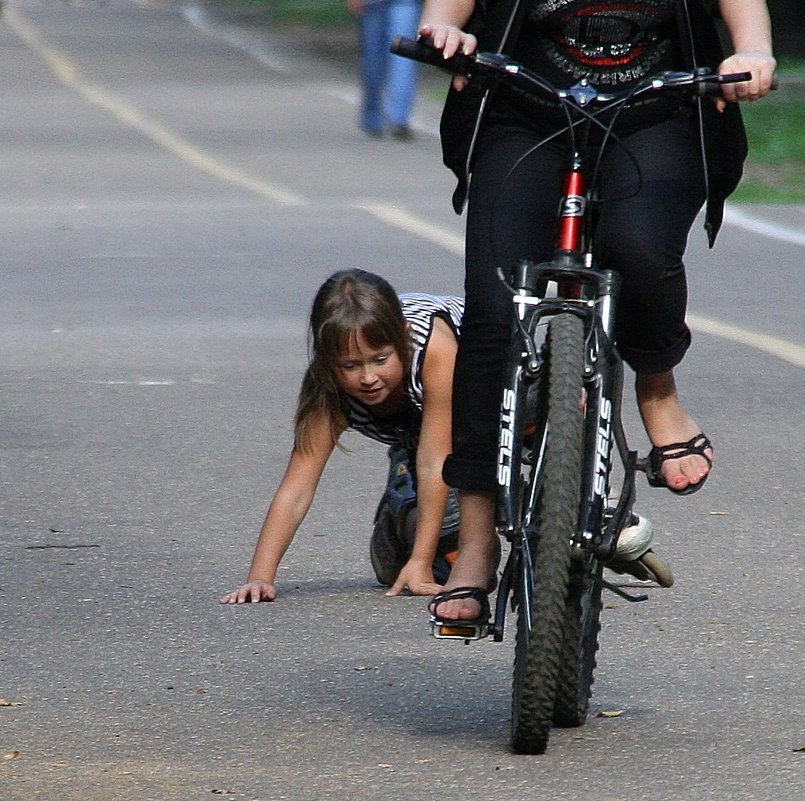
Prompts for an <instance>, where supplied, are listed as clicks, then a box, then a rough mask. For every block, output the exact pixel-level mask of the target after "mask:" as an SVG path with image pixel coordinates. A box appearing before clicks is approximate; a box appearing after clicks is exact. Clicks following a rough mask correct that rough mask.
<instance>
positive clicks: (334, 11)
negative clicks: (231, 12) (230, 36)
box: [224, 0, 352, 27]
mask: <svg viewBox="0 0 805 801" xmlns="http://www.w3.org/2000/svg"><path fill="white" fill-rule="evenodd" d="M224 2H228V3H229V5H231V4H232V3H231V0H224ZM240 2H241V4H242V5H243V6H244V7H245V8H253V9H261V10H265V11H266V13H267V14H268V15H270V16H272V17H274V18H275V19H278V20H282V21H284V22H301V23H305V24H306V25H312V26H314V27H321V26H324V25H330V24H334V23H338V24H343V23H345V22H347V21H348V20H350V19H352V18H351V17H350V15H349V13H348V12H347V4H346V0H240Z"/></svg>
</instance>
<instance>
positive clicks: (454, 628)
mask: <svg viewBox="0 0 805 801" xmlns="http://www.w3.org/2000/svg"><path fill="white" fill-rule="evenodd" d="M430 633H431V634H432V635H433V636H434V637H435V638H436V639H437V640H464V642H467V643H468V642H471V641H473V640H482V639H483V638H484V637H487V636H488V635H489V622H488V621H486V622H483V623H482V622H479V621H477V620H455V621H452V620H451V621H449V622H448V621H445V620H439V619H437V618H435V617H431V619H430Z"/></svg>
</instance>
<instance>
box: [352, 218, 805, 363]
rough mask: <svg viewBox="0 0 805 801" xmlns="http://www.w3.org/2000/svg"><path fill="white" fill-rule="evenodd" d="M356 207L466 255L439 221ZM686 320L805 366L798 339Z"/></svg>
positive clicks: (803, 349)
mask: <svg viewBox="0 0 805 801" xmlns="http://www.w3.org/2000/svg"><path fill="white" fill-rule="evenodd" d="M357 207H358V208H360V209H363V210H364V211H366V212H368V213H369V214H371V215H372V216H373V217H375V218H377V219H378V220H380V221H381V222H384V223H387V224H388V225H393V226H395V227H397V228H401V229H403V230H404V231H408V232H410V233H413V234H416V235H417V236H420V237H422V238H423V239H426V240H427V241H429V242H432V243H433V244H435V245H438V246H439V247H441V248H444V249H445V250H448V251H450V252H451V253H455V254H456V255H458V256H463V255H464V238H463V237H462V236H457V235H456V234H454V233H452V232H450V231H446V230H445V229H443V228H440V227H439V226H437V225H433V223H429V222H427V221H425V220H422V219H419V218H417V217H416V216H414V215H413V214H409V213H408V212H406V211H403V210H402V209H399V208H396V207H395V206H388V205H384V204H381V203H361V204H358V205H357ZM687 322H688V325H689V326H690V327H691V328H692V329H693V330H694V331H700V332H701V333H703V334H710V335H711V336H715V337H719V338H721V339H727V340H729V341H731V342H737V343H739V344H741V345H748V346H749V347H752V348H756V349H757V350H761V351H764V352H765V353H769V354H771V355H772V356H776V357H777V358H778V359H782V360H783V361H786V362H789V363H790V364H793V365H796V366H797V367H805V347H803V346H802V345H797V344H796V343H795V342H790V341H789V340H786V339H781V338H780V337H773V336H770V335H769V334H764V333H762V332H760V331H753V330H751V329H749V328H742V327H739V326H735V325H728V324H726V323H721V322H719V321H718V320H712V319H710V318H709V317H702V316H701V315H698V314H688V315H687Z"/></svg>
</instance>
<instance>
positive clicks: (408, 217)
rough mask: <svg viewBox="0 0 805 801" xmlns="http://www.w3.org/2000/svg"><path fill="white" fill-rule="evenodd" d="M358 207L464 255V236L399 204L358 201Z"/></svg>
mask: <svg viewBox="0 0 805 801" xmlns="http://www.w3.org/2000/svg"><path fill="white" fill-rule="evenodd" d="M355 207H356V208H359V209H363V211H366V212H368V213H369V214H371V215H372V216H373V217H375V218H377V219H378V220H380V221H381V222H384V223H387V224H388V225H391V226H394V227H395V228H400V229H402V230H403V231H408V232H409V233H412V234H415V235H416V236H418V237H420V238H421V239H425V240H426V241H428V242H432V243H433V244H434V245H437V246H438V247H440V248H444V249H445V250H449V251H450V252H451V253H455V254H456V255H457V256H461V257H462V258H463V256H464V237H463V236H459V235H457V234H454V233H452V232H451V231H447V230H445V229H444V228H440V227H439V226H438V225H433V224H432V223H429V222H427V221H425V220H423V219H421V218H419V217H416V216H414V215H413V214H409V213H408V212H407V211H403V210H402V209H400V208H398V207H397V206H389V205H387V204H384V203H356V204H355Z"/></svg>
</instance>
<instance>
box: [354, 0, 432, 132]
mask: <svg viewBox="0 0 805 801" xmlns="http://www.w3.org/2000/svg"><path fill="white" fill-rule="evenodd" d="M420 11H421V5H420V2H419V0H369V1H368V2H367V4H366V6H365V8H364V11H363V13H362V14H361V16H360V18H359V21H360V43H361V59H360V71H361V84H362V88H363V100H362V102H361V116H360V120H361V128H363V130H364V131H366V132H367V133H373V134H379V133H382V131H383V127H384V126H385V125H391V126H395V127H396V126H406V125H408V118H409V117H410V115H411V109H412V108H413V105H414V99H415V96H416V83H417V74H418V65H417V63H416V62H415V61H412V60H411V59H409V58H403V57H402V56H396V55H394V54H393V53H392V52H391V51H390V50H389V48H390V47H391V40H392V39H393V38H394V37H395V36H408V37H410V38H414V37H416V31H417V25H418V23H419V14H420Z"/></svg>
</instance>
